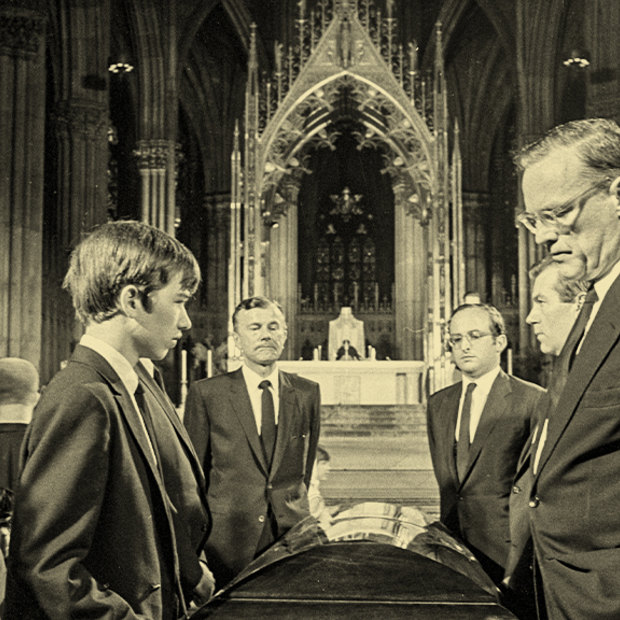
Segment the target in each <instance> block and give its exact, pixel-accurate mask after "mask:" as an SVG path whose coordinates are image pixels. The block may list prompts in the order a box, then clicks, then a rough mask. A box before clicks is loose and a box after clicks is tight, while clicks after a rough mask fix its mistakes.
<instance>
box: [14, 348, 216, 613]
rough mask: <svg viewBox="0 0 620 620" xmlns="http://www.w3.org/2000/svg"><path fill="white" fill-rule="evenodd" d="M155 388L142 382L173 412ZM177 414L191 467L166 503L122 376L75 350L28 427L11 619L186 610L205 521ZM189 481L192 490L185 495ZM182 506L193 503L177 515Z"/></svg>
mask: <svg viewBox="0 0 620 620" xmlns="http://www.w3.org/2000/svg"><path fill="white" fill-rule="evenodd" d="M151 383H152V382H151ZM156 390H157V388H153V386H152V385H150V386H147V390H145V399H147V401H148V400H149V399H152V398H156V399H159V400H162V406H163V407H164V409H165V410H166V412H167V414H169V415H170V409H169V407H166V406H165V401H163V399H164V398H165V397H164V396H163V394H161V392H159V394H158V393H157V391H156ZM147 391H148V392H149V393H148V394H147V393H146V392H147ZM151 403H152V400H151ZM173 416H174V417H173ZM175 417H177V416H176V413H175V412H174V411H173V412H172V413H171V415H170V417H169V420H170V424H171V425H172V426H173V427H174V429H175V430H174V431H173V432H174V433H175V434H176V439H175V438H174V436H172V437H170V438H169V440H175V441H180V442H181V445H182V446H184V449H185V451H186V454H187V455H188V458H189V459H191V460H194V465H192V467H193V468H194V469H195V471H196V477H195V478H194V479H193V480H191V481H188V482H187V484H186V485H185V486H184V487H183V491H181V490H179V489H175V491H174V493H170V495H171V497H174V498H175V505H174V508H173V507H171V505H170V502H169V501H166V500H165V498H166V488H165V486H164V483H163V481H162V477H161V475H160V472H159V470H158V467H157V464H156V463H155V461H154V459H153V456H152V452H151V449H150V447H149V444H148V439H147V436H146V434H145V432H144V429H143V427H142V423H141V421H140V418H139V417H138V413H137V412H136V411H135V408H134V406H133V404H132V401H131V398H130V396H129V394H128V393H127V391H126V389H125V387H124V385H123V383H122V382H121V380H120V379H119V377H118V376H117V375H116V373H115V372H114V371H113V370H112V368H111V367H110V366H109V364H108V363H107V362H106V361H105V360H104V359H103V358H102V357H101V356H100V355H99V354H98V353H96V352H95V351H92V350H91V349H88V348H86V347H82V346H78V347H77V348H76V350H75V352H74V354H73V356H72V357H71V359H70V361H69V363H68V364H67V367H66V368H65V369H64V370H62V371H61V372H59V373H58V374H57V375H56V376H55V377H54V379H53V380H52V381H51V382H50V384H49V385H48V386H47V388H46V389H45V391H44V393H43V395H42V397H41V400H40V402H39V404H38V405H37V408H36V410H35V414H34V417H33V421H32V422H31V424H30V426H29V429H28V432H27V434H26V438H25V442H24V453H23V456H24V468H23V472H22V476H21V483H20V484H21V486H20V488H19V490H18V492H17V496H16V502H15V513H14V521H13V531H12V536H11V548H10V561H9V577H8V583H7V617H8V618H16V619H17V618H29V619H30V618H57V619H58V620H66V619H67V618H77V617H80V618H82V617H84V618H86V617H88V618H110V619H111V618H138V617H139V618H149V619H151V618H152V619H158V620H159V619H160V618H165V619H172V618H177V617H179V615H180V614H181V613H183V611H184V609H183V607H184V603H183V602H182V598H183V592H184V591H185V592H187V591H188V590H190V591H191V589H192V588H193V587H194V586H195V585H196V584H197V582H198V579H199V578H200V574H201V572H202V571H201V569H200V565H199V561H198V554H199V553H200V551H201V549H202V547H203V543H204V539H205V538H206V535H207V530H208V525H209V521H208V513H207V511H206V497H205V494H204V490H205V487H204V479H203V477H202V473H201V472H200V465H199V464H198V463H197V462H196V461H195V457H194V456H192V455H193V454H194V453H193V449H192V447H191V444H190V442H189V438H188V437H187V435H186V433H185V429H184V428H183V425H182V424H181V423H180V420H178V419H177V420H176V421H175V419H174V418H175ZM186 489H192V490H193V491H191V492H193V493H194V494H195V495H199V499H198V500H196V499H195V498H186V499H185V498H184V499H181V496H182V494H183V492H184V491H185V490H186ZM188 492H190V491H188ZM197 502H198V503H200V504H202V506H203V509H202V510H199V509H198V507H197ZM190 505H193V506H194V512H193V513H192V514H191V515H190V517H189V518H188V519H185V517H184V515H183V511H184V509H185V508H186V507H187V506H190ZM171 513H175V514H174V515H173V514H171ZM194 518H195V519H196V520H197V521H198V522H197V523H194V522H191V523H190V522H189V521H190V520H191V519H194ZM181 523H183V527H180V524H181ZM175 524H176V525H177V527H176V528H175ZM189 548H192V549H193V550H192V551H191V552H188V549H189Z"/></svg>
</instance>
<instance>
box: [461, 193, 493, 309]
mask: <svg viewBox="0 0 620 620" xmlns="http://www.w3.org/2000/svg"><path fill="white" fill-rule="evenodd" d="M488 202H489V196H488V194H486V193H483V192H463V227H464V229H465V231H464V238H465V248H464V255H465V291H466V292H471V291H475V292H477V293H480V297H481V299H482V300H483V301H486V300H487V295H488V293H489V291H487V283H486V278H487V273H486V261H485V252H486V245H485V236H484V227H483V224H484V221H485V210H486V209H487V208H488ZM461 301H462V300H459V303H460V302H461Z"/></svg>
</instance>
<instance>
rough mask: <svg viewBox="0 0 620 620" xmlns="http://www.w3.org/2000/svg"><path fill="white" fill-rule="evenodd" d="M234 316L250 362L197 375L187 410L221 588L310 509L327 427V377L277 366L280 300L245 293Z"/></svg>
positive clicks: (212, 562)
mask: <svg viewBox="0 0 620 620" xmlns="http://www.w3.org/2000/svg"><path fill="white" fill-rule="evenodd" d="M232 323H233V328H234V338H235V343H236V345H237V347H238V348H239V350H240V351H241V353H242V355H243V366H242V367H241V368H240V369H238V370H235V371H234V372H230V373H227V374H224V375H219V376H217V377H213V378H211V379H204V380H202V381H197V382H196V383H194V384H192V386H191V388H190V390H189V393H188V396H187V403H186V408H185V418H184V419H185V425H186V427H187V429H188V432H189V434H190V437H191V438H192V441H193V442H194V445H195V447H196V451H197V453H198V457H199V459H200V460H201V462H202V463H203V466H204V472H205V476H206V479H207V485H208V501H209V508H210V509H211V515H212V518H213V529H212V531H211V534H210V536H209V539H208V540H207V547H206V549H207V556H208V557H209V566H210V567H211V568H212V570H213V572H214V574H215V578H216V584H217V585H218V586H219V587H222V586H223V585H225V584H226V583H227V582H228V581H230V580H231V579H232V578H233V577H234V576H235V575H237V574H238V573H239V572H240V571H241V570H242V569H243V568H245V567H246V566H247V565H248V564H249V563H250V562H251V561H252V560H253V559H254V558H255V557H257V556H258V555H260V554H261V553H262V552H263V551H264V550H265V549H266V548H267V547H269V546H270V545H271V544H272V543H273V542H274V541H275V540H276V539H278V538H280V537H281V536H282V535H283V534H284V533H286V532H287V531H288V530H289V529H290V528H291V527H292V526H293V525H295V524H296V523H297V522H299V521H301V520H302V519H303V518H305V517H306V516H308V515H309V514H310V508H309V504H308V486H309V484H310V477H311V474H312V467H313V464H314V461H315V458H316V451H317V444H318V440H319V427H320V393H319V386H318V384H317V383H315V382H313V381H309V380H307V379H302V378H301V377H298V376H297V375H294V374H290V373H286V372H283V371H279V370H278V368H277V365H276V362H277V360H278V359H279V357H280V355H281V354H282V350H283V348H284V343H285V342H286V335H287V326H286V321H285V318H284V314H283V313H282V309H281V308H280V306H279V305H278V304H277V303H276V302H274V301H272V300H270V299H267V298H266V297H251V298H249V299H244V300H243V301H242V302H241V303H240V304H239V305H238V306H237V307H236V309H235V311H234V313H233V317H232Z"/></svg>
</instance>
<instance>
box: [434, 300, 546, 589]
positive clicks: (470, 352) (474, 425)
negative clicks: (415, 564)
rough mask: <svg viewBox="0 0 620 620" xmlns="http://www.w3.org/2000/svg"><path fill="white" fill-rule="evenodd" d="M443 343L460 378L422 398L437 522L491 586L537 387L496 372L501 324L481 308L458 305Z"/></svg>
mask: <svg viewBox="0 0 620 620" xmlns="http://www.w3.org/2000/svg"><path fill="white" fill-rule="evenodd" d="M448 327H449V336H448V342H449V345H450V347H451V350H452V355H453V359H454V363H455V364H456V366H457V367H458V368H459V370H460V371H461V373H462V376H463V380H462V381H460V382H458V383H455V384H454V385H451V386H449V387H447V388H444V389H443V390H440V391H439V392H436V393H435V394H433V395H432V396H431V397H430V398H429V401H428V407H427V419H428V440H429V447H430V452H431V459H432V462H433V469H434V471H435V477H436V478H437V483H438V485H439V495H440V519H441V522H442V523H443V524H444V525H445V526H446V527H448V528H449V529H450V530H451V531H452V532H454V533H455V534H456V535H457V536H459V537H460V538H461V539H462V540H463V541H464V542H465V543H466V544H467V546H468V547H469V548H470V550H471V551H472V552H473V553H474V555H475V556H476V557H477V558H478V560H479V561H480V563H481V565H482V567H483V568H484V569H485V571H486V572H487V573H488V575H489V576H490V577H491V579H493V581H494V582H495V583H499V582H500V581H501V579H502V577H503V574H504V568H505V566H506V559H507V557H508V551H509V547H510V533H509V528H508V498H509V496H510V489H511V488H512V481H513V477H514V474H515V470H516V466H517V461H518V459H519V455H520V453H521V450H522V448H523V446H524V445H525V442H526V441H527V439H528V438H529V436H530V432H531V428H532V423H531V421H532V419H533V414H534V412H535V409H536V405H537V402H538V398H539V396H540V394H541V393H542V389H541V388H539V387H538V386H536V385H534V384H532V383H528V382H526V381H522V380H521V379H517V378H516V377H513V376H511V375H507V374H506V373H505V372H503V371H502V369H501V368H500V356H501V353H502V351H503V350H504V349H505V348H506V333H505V328H504V320H503V318H502V315H501V314H500V313H499V311H498V310H497V309H496V308H494V307H493V306H488V305H485V304H477V303H474V304H463V305H461V306H459V307H458V308H457V309H456V310H455V311H454V312H453V313H452V317H451V318H450V322H449V326H448Z"/></svg>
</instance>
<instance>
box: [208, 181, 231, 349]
mask: <svg viewBox="0 0 620 620" xmlns="http://www.w3.org/2000/svg"><path fill="white" fill-rule="evenodd" d="M214 206H215V212H214V218H213V220H212V224H211V225H213V224H214V225H215V226H214V228H215V231H214V232H215V234H214V239H213V241H214V250H215V256H214V257H213V262H212V263H210V264H209V267H208V269H209V272H208V274H207V275H206V276H205V277H207V278H211V279H212V280H213V285H212V286H211V292H212V296H211V297H210V299H209V303H208V306H207V307H208V311H209V313H210V314H211V313H213V316H212V318H211V320H210V325H213V327H212V328H211V331H214V329H215V326H219V329H220V330H222V333H221V336H222V337H223V336H224V334H226V333H227V327H228V321H229V318H230V317H229V316H228V298H227V294H228V258H229V251H230V236H229V235H230V194H229V193H222V194H218V195H217V196H216V198H215V205H214Z"/></svg>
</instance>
